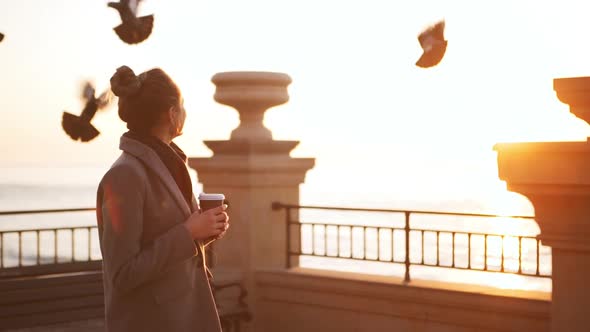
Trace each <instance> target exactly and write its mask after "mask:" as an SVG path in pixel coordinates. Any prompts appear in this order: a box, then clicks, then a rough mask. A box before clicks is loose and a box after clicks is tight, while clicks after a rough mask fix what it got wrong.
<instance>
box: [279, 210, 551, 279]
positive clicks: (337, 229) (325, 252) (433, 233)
mask: <svg viewBox="0 0 590 332" xmlns="http://www.w3.org/2000/svg"><path fill="white" fill-rule="evenodd" d="M272 208H273V210H285V222H286V225H287V226H286V237H287V244H286V250H285V254H286V266H287V268H290V267H292V266H291V265H292V263H291V258H292V257H293V256H296V257H300V256H311V257H325V258H340V259H348V260H355V261H371V262H383V263H394V264H403V265H404V266H405V272H404V280H405V281H406V282H409V281H410V279H411V278H410V267H411V266H413V265H417V266H428V267H441V268H451V269H460V270H475V271H486V272H500V273H511V274H517V275H524V276H533V277H543V278H550V277H551V274H550V273H543V272H542V271H541V269H540V266H541V263H540V257H541V254H540V253H541V249H542V248H543V249H546V250H547V249H549V248H548V247H545V246H543V245H542V244H541V242H540V240H538V239H537V238H536V237H534V236H526V235H506V234H495V233H483V232H466V231H460V230H439V229H425V228H412V227H410V226H411V220H410V218H411V216H415V215H434V216H452V217H480V218H513V219H534V217H530V216H510V217H505V216H497V215H489V214H479V213H451V212H433V211H411V210H389V209H365V208H343V207H322V206H301V205H290V204H282V203H279V202H275V203H273V205H272ZM300 210H321V211H339V212H363V213H386V214H398V215H403V217H404V218H403V227H392V226H374V225H358V224H335V223H320V222H301V221H300V220H298V218H293V217H292V214H293V212H294V211H296V212H297V215H299V211H300ZM293 229H295V231H296V234H295V236H294V235H293V234H292V233H293V231H294V230H293ZM304 230H306V231H304ZM318 234H319V240H318ZM329 234H331V236H330V235H329ZM305 235H309V236H307V237H306V236H305ZM396 235H401V236H396ZM429 237H430V239H431V240H430V241H429V242H431V243H429V244H428V245H425V240H426V239H427V238H429ZM444 238H446V241H445V242H447V245H446V246H443V245H442V242H443V241H442V240H443V239H444ZM305 240H307V243H310V245H308V247H309V248H308V249H307V250H304V249H303V248H302V242H303V241H305ZM383 242H387V244H388V245H387V248H388V250H382V248H383V246H382V243H383ZM400 242H401V243H400ZM432 242H434V243H432ZM330 243H331V245H330ZM359 243H360V244H359ZM368 243H374V244H375V247H376V248H377V249H376V250H373V251H375V253H374V254H373V255H369V251H368V250H367V244H368ZM318 244H319V245H318ZM361 244H362V247H361V248H360V250H356V249H359V248H358V247H359V246H360V245H361ZM476 244H478V245H479V246H480V247H481V246H483V248H481V249H482V250H481V251H483V253H482V254H481V255H480V256H479V257H476V255H475V254H474V253H473V251H474V250H473V249H474V248H475V247H476ZM510 245H511V249H512V250H507V247H510ZM525 246H526V248H531V247H534V248H535V250H534V255H533V258H531V257H529V256H530V255H527V256H526V257H525V256H524V255H523V248H524V247H525ZM294 247H295V248H294ZM443 248H444V249H446V250H447V254H449V255H450V257H448V256H447V257H446V259H444V261H445V262H443V259H442V258H443V253H442V251H443V250H442V249H443ZM330 249H331V250H330ZM449 249H450V250H449ZM428 250H430V251H434V253H433V255H431V256H434V258H431V259H426V255H425V253H426V252H427V251H428ZM359 251H360V253H358V252H359ZM398 251H401V252H403V255H401V257H400V255H396V252H398ZM448 251H450V253H449V252H448ZM459 251H461V252H460V253H458V252H459ZM510 251H512V253H510ZM355 252H357V253H358V254H355ZM418 252H419V255H418V257H416V255H417V253H418ZM527 253H529V254H530V250H527ZM514 256H516V257H514ZM460 257H462V259H459V258H460ZM477 258H479V261H480V262H481V264H475V262H474V261H477ZM531 260H532V261H531ZM525 263H526V265H527V266H528V267H529V268H525ZM530 266H534V268H533V269H531V268H530Z"/></svg>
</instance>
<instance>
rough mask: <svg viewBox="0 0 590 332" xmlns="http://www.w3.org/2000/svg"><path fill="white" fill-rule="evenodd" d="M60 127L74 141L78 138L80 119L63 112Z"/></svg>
mask: <svg viewBox="0 0 590 332" xmlns="http://www.w3.org/2000/svg"><path fill="white" fill-rule="evenodd" d="M61 126H62V128H63V130H64V131H65V132H66V134H68V136H70V138H71V139H73V140H74V141H77V140H78V139H79V138H80V118H79V117H78V116H76V115H74V114H71V113H68V112H64V113H63V116H62V118H61Z"/></svg>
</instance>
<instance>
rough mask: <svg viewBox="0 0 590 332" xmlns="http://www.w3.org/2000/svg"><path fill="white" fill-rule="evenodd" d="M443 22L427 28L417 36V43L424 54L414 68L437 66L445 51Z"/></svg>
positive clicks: (445, 42)
mask: <svg viewBox="0 0 590 332" xmlns="http://www.w3.org/2000/svg"><path fill="white" fill-rule="evenodd" d="M444 31H445V21H440V22H438V23H436V24H435V25H433V26H431V27H429V28H428V29H426V30H425V31H423V32H422V33H421V34H420V35H419V36H418V41H419V42H420V46H422V49H423V50H424V52H423V53H422V56H421V57H420V59H418V61H417V62H416V66H418V67H420V68H430V67H434V66H436V65H438V64H439V63H440V61H441V60H442V58H443V57H444V56H445V52H446V51H447V41H446V40H445V37H444Z"/></svg>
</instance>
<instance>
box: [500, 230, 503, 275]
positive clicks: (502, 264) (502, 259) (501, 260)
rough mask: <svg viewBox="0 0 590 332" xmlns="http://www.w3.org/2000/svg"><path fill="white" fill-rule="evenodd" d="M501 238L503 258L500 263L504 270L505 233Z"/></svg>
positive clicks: (501, 268)
mask: <svg viewBox="0 0 590 332" xmlns="http://www.w3.org/2000/svg"><path fill="white" fill-rule="evenodd" d="M500 239H501V240H502V242H501V243H500V245H501V246H502V260H501V263H500V266H501V267H500V271H502V272H504V235H502V237H500Z"/></svg>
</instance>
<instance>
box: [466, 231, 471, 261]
mask: <svg viewBox="0 0 590 332" xmlns="http://www.w3.org/2000/svg"><path fill="white" fill-rule="evenodd" d="M467 268H468V269H471V234H470V233H469V234H467Z"/></svg>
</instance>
